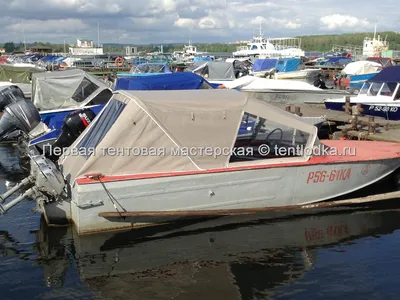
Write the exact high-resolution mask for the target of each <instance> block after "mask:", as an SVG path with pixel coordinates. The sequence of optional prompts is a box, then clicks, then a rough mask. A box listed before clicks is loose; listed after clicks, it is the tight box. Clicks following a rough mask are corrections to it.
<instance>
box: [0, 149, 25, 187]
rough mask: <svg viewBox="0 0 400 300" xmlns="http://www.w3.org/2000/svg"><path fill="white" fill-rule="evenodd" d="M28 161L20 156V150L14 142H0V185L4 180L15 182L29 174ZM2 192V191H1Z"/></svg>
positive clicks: (6, 182)
mask: <svg viewBox="0 0 400 300" xmlns="http://www.w3.org/2000/svg"><path fill="white" fill-rule="evenodd" d="M28 166H29V161H24V160H23V159H21V158H20V152H19V149H18V147H17V145H15V144H14V143H0V186H2V183H3V182H5V184H6V185H8V184H11V185H13V184H15V183H16V182H18V181H20V180H22V179H23V178H24V177H25V176H27V174H29V169H27V167H28ZM1 192H2V193H3V192H4V191H1Z"/></svg>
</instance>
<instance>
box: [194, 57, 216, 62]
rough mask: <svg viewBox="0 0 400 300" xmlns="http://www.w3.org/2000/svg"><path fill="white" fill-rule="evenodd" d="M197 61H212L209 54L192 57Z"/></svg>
mask: <svg viewBox="0 0 400 300" xmlns="http://www.w3.org/2000/svg"><path fill="white" fill-rule="evenodd" d="M197 61H212V57H210V56H196V57H195V58H193V62H197Z"/></svg>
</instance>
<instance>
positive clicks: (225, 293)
mask: <svg viewBox="0 0 400 300" xmlns="http://www.w3.org/2000/svg"><path fill="white" fill-rule="evenodd" d="M398 228H400V209H398V208H396V209H392V210H382V209H379V210H378V209H377V208H369V209H364V210H361V211H360V210H358V211H355V210H349V209H347V210H336V211H334V212H333V211H331V212H330V213H322V214H317V215H313V216H298V217H293V216H292V217H291V218H286V219H285V218H280V219H275V220H271V219H259V218H258V219H256V218H255V217H254V216H253V217H250V216H244V217H232V218H229V222H228V221H227V218H223V219H222V218H221V219H219V218H215V219H213V220H207V221H205V222H203V223H191V224H185V227H183V225H182V224H179V225H178V224H168V225H160V226H157V227H153V228H142V229H136V230H133V231H126V232H118V233H99V234H93V235H86V236H85V235H81V236H78V235H77V234H76V232H74V230H73V229H71V228H69V227H64V228H50V227H47V226H46V225H45V222H44V221H43V222H41V229H40V231H38V232H37V239H38V247H39V252H40V256H41V260H42V261H43V262H44V274H45V275H44V276H45V280H46V283H47V285H48V286H57V285H60V284H62V282H63V280H64V277H65V274H66V272H67V270H68V268H70V266H71V263H70V261H71V260H74V261H75V263H76V265H77V270H78V272H79V277H80V278H81V280H82V281H83V282H84V283H85V284H86V285H87V286H88V287H89V288H90V289H91V290H92V291H94V292H95V293H99V294H100V295H101V297H104V298H106V299H161V298H162V299H171V298H174V299H265V298H266V297H271V296H274V295H277V294H283V289H284V288H285V286H286V287H287V286H290V285H294V284H296V283H297V282H299V281H301V280H302V279H303V278H304V276H305V275H306V274H307V273H308V272H310V271H312V269H313V266H314V264H318V263H322V262H321V260H322V259H319V257H318V256H319V255H318V253H317V249H316V248H317V247H329V246H332V245H335V244H338V243H345V244H347V245H349V244H351V243H349V241H352V240H356V239H358V238H361V237H366V236H375V237H376V235H379V234H388V233H391V232H393V231H394V230H396V229H398ZM319 260H320V261H319ZM331 275H332V276H335V274H331ZM336 275H337V276H338V277H340V276H339V275H338V274H336ZM360 276H362V274H360ZM303 280H304V279H303ZM303 288H304V286H303ZM292 292H293V291H292Z"/></svg>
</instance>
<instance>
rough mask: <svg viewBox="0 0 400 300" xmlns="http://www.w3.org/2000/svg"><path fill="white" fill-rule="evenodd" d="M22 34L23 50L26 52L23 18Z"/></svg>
mask: <svg viewBox="0 0 400 300" xmlns="http://www.w3.org/2000/svg"><path fill="white" fill-rule="evenodd" d="M22 36H23V38H24V50H25V52H26V41H25V29H24V20H22Z"/></svg>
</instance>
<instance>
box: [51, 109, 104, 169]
mask: <svg viewBox="0 0 400 300" xmlns="http://www.w3.org/2000/svg"><path fill="white" fill-rule="evenodd" d="M95 117H96V114H95V113H94V112H93V110H91V109H90V108H83V109H79V110H76V111H74V112H72V113H70V114H68V115H67V116H65V118H64V122H63V125H62V127H61V132H60V134H59V135H58V137H57V139H56V140H55V142H54V143H53V145H52V146H51V147H48V148H46V151H47V152H46V153H44V154H45V155H46V156H47V157H48V158H50V159H52V160H54V161H55V160H57V159H58V158H59V156H60V153H61V152H62V151H60V149H61V150H62V149H65V148H67V147H69V146H71V145H72V144H73V142H75V140H76V139H77V138H78V137H79V135H80V134H81V133H82V132H83V131H84V130H85V129H86V128H87V127H88V126H89V124H90V123H91V122H92V121H93V119H94V118H95Z"/></svg>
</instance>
